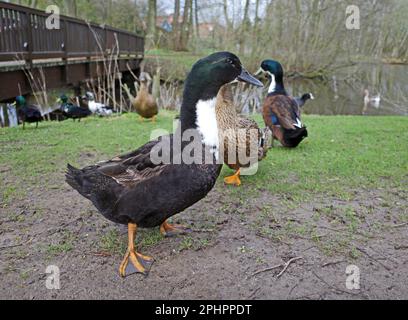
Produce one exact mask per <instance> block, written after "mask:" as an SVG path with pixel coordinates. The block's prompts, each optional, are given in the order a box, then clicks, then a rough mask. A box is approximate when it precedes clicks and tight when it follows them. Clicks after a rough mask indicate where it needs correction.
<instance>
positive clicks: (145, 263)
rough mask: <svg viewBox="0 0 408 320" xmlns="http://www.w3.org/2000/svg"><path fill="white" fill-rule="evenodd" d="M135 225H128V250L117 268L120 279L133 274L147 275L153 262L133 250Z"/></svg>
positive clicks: (151, 259)
mask: <svg viewBox="0 0 408 320" xmlns="http://www.w3.org/2000/svg"><path fill="white" fill-rule="evenodd" d="M136 230H137V225H136V224H134V223H129V224H128V240H129V244H128V249H127V251H126V254H125V257H124V258H123V261H122V263H121V264H120V267H119V274H120V276H121V277H127V276H129V275H131V274H134V273H141V274H144V275H148V274H149V271H150V268H151V266H152V264H153V262H154V260H153V258H151V257H148V256H145V255H142V254H140V253H138V252H137V251H136V249H135V243H134V240H135V235H136Z"/></svg>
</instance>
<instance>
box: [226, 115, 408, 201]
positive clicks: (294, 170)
mask: <svg viewBox="0 0 408 320" xmlns="http://www.w3.org/2000/svg"><path fill="white" fill-rule="evenodd" d="M257 120H258V122H259V123H260V124H261V120H260V117H257ZM304 122H305V123H306V124H307V126H308V131H309V137H308V138H307V139H306V140H305V141H304V142H303V143H302V144H301V145H300V146H299V147H298V148H297V149H293V150H288V149H284V148H275V149H273V150H271V151H270V152H269V154H268V157H267V159H266V160H264V161H263V162H262V163H261V164H260V167H259V170H258V173H257V175H254V176H248V177H244V178H243V179H245V182H244V183H245V184H246V185H247V186H249V187H252V189H253V190H257V189H266V190H268V191H270V192H272V193H282V194H289V195H290V198H291V199H292V200H296V198H297V197H298V198H300V199H303V198H304V197H305V196H306V194H309V195H313V194H319V193H323V192H325V193H330V194H333V195H336V196H339V197H341V198H345V199H348V197H349V196H350V191H352V190H353V189H354V190H355V189H361V188H381V187H389V186H393V187H402V188H405V189H406V186H407V182H408V181H407V180H408V179H407V178H408V148H407V146H408V130H407V129H408V118H406V117H361V116H304ZM224 170H225V169H224ZM228 172H230V170H228Z"/></svg>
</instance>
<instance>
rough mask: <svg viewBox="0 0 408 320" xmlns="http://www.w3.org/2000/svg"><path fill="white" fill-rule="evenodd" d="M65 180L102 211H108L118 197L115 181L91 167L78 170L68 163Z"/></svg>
mask: <svg viewBox="0 0 408 320" xmlns="http://www.w3.org/2000/svg"><path fill="white" fill-rule="evenodd" d="M65 180H66V182H67V183H68V184H69V185H70V186H71V187H72V188H74V189H75V190H76V191H78V192H79V193H80V194H81V195H82V196H84V197H85V198H87V199H88V200H91V201H92V203H93V204H94V206H95V207H96V208H97V209H98V210H99V211H100V212H102V213H108V212H110V211H111V210H112V208H113V207H114V205H115V203H116V201H117V199H118V197H117V194H116V192H115V191H117V190H116V188H115V186H116V184H115V182H114V181H113V180H112V179H109V178H108V177H106V176H105V175H103V174H101V173H99V172H97V170H95V169H94V168H93V167H88V168H85V169H82V170H80V169H77V168H74V167H73V166H71V165H70V164H68V166H67V172H66V174H65Z"/></svg>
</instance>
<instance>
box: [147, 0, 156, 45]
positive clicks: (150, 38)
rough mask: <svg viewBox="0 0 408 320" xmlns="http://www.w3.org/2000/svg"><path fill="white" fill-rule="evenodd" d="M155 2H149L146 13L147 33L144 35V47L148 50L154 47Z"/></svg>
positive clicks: (154, 0)
mask: <svg viewBox="0 0 408 320" xmlns="http://www.w3.org/2000/svg"><path fill="white" fill-rule="evenodd" d="M156 10H157V3H156V0H149V6H148V11H147V33H146V45H147V47H148V48H151V47H154V43H155V37H156V14H157V13H156Z"/></svg>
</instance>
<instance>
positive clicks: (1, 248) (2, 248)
mask: <svg viewBox="0 0 408 320" xmlns="http://www.w3.org/2000/svg"><path fill="white" fill-rule="evenodd" d="M32 241H33V238H31V239H30V240H28V241H27V242H24V243H19V244H13V245H10V246H4V247H0V250H5V249H11V248H17V247H21V246H25V245H27V244H30V243H31V242H32Z"/></svg>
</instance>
